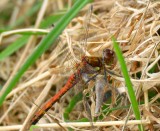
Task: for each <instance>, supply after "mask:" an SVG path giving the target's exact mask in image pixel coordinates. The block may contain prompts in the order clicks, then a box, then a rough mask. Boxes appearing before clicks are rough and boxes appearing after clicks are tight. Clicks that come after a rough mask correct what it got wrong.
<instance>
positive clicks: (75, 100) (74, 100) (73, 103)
mask: <svg viewBox="0 0 160 131" xmlns="http://www.w3.org/2000/svg"><path fill="white" fill-rule="evenodd" d="M82 98H83V94H82V92H80V93H79V94H77V95H75V96H74V97H73V98H72V99H71V101H70V102H69V104H68V106H67V107H66V108H65V111H64V113H63V117H64V120H65V121H67V120H68V119H69V113H70V112H71V111H72V110H73V109H74V107H75V106H76V104H77V103H78V102H79V101H80V100H82Z"/></svg>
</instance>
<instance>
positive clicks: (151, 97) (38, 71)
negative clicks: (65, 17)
mask: <svg viewBox="0 0 160 131" xmlns="http://www.w3.org/2000/svg"><path fill="white" fill-rule="evenodd" d="M3 1H4V2H2V3H0V7H3V8H1V10H0V11H1V12H5V11H7V9H8V8H12V9H13V11H12V12H10V11H8V12H9V13H10V14H9V20H3V21H1V23H2V24H4V23H8V24H10V25H12V24H13V23H15V22H16V19H17V18H18V17H20V16H22V15H23V14H24V12H25V11H27V10H28V9H29V8H30V7H31V6H32V5H33V4H34V1H33V3H32V2H29V1H25V3H19V5H18V3H9V2H8V1H7V0H3ZM64 1H65V0H59V1H54V2H53V1H44V2H43V5H42V6H41V8H40V9H39V11H38V13H37V14H35V15H34V16H32V17H30V18H28V19H26V20H25V22H24V23H23V24H21V25H19V26H17V27H16V28H17V29H19V28H21V29H22V30H23V29H26V28H27V29H29V28H31V27H32V28H31V29H32V30H35V29H37V28H39V25H40V23H41V21H42V20H43V17H44V16H49V15H51V14H52V13H53V12H54V11H56V10H60V9H64V7H65V4H66V3H65V2H64ZM106 1H107V0H97V1H95V2H94V3H93V14H92V17H91V20H90V23H89V31H88V38H87V43H85V44H84V42H85V35H86V32H85V29H84V25H86V21H87V18H86V15H87V13H86V12H88V8H89V6H87V7H85V8H84V9H83V10H82V11H81V12H80V13H79V15H78V16H77V17H76V18H74V19H73V20H72V22H71V23H70V24H69V25H68V27H67V28H66V29H65V30H64V32H63V33H62V34H61V36H60V38H59V39H58V40H57V43H58V45H57V46H52V47H51V48H50V49H49V50H48V51H47V52H46V53H44V54H43V55H42V56H41V57H40V58H39V59H38V60H37V61H36V63H35V64H34V66H32V67H30V69H29V70H28V71H27V72H26V73H25V74H24V75H23V77H22V78H21V81H20V82H19V83H18V84H17V86H16V87H15V88H14V89H13V90H12V91H11V92H10V94H9V95H8V96H7V99H6V101H5V102H4V104H3V106H2V107H1V108H0V115H1V117H0V123H1V127H0V130H1V129H2V130H11V129H14V128H15V129H19V128H21V127H22V126H18V125H19V124H21V125H22V124H23V128H22V129H24V127H25V125H26V124H27V123H28V121H29V119H30V118H31V117H33V114H34V112H35V111H36V110H37V105H41V104H42V103H44V101H46V100H47V99H48V98H50V97H51V96H53V95H54V94H55V92H57V91H58V90H59V89H60V88H61V87H62V86H63V85H64V84H65V82H66V81H67V77H68V76H69V75H70V74H71V73H73V71H74V70H75V66H74V65H75V64H76V63H77V62H79V61H80V57H81V56H82V55H88V56H101V54H102V50H103V49H105V48H110V49H113V46H112V41H111V36H112V35H115V36H116V38H117V41H118V42H119V45H120V47H121V49H122V52H123V55H124V57H125V60H126V63H127V67H128V71H129V74H130V76H131V80H132V83H133V87H134V89H135V91H136V92H137V99H138V102H139V104H141V105H140V106H139V109H140V111H141V118H142V121H141V122H142V123H143V125H144V127H145V130H159V128H160V126H159V124H160V108H159V106H160V103H159V102H160V99H159V97H160V80H159V77H160V72H159V71H160V69H159V68H160V67H159V59H160V55H159V47H160V46H159V42H160V36H159V33H160V29H159V28H160V26H159V25H160V2H158V1H152V2H147V1H137V2H135V1H134V0H131V1H127V0H121V1H120V0H118V1H114V0H112V1H110V2H108V1H107V2H106ZM5 2H6V3H5ZM68 2H70V0H69V1H68ZM3 3H5V4H4V5H3ZM56 5H57V6H56ZM33 21H34V22H33ZM33 23H35V24H33ZM3 26H6V25H5V24H4V25H3ZM16 28H15V29H16ZM15 29H13V30H15ZM43 31H44V32H48V29H44V30H43ZM2 35H4V34H1V43H0V49H1V50H2V49H4V48H5V47H7V46H8V45H9V44H10V43H12V42H14V41H15V40H16V39H17V37H19V35H13V34H7V35H4V36H3V37H2ZM41 38H42V36H40V35H39V36H32V37H30V39H29V41H28V43H27V44H26V46H24V47H22V48H21V49H20V50H18V51H17V52H15V53H14V54H13V55H11V56H9V57H7V58H6V59H5V60H3V61H1V62H0V67H1V70H0V84H1V85H3V86H4V88H5V87H6V86H7V84H8V83H9V81H10V78H11V77H13V75H14V74H15V73H16V72H17V71H18V69H19V67H20V65H22V64H23V62H24V60H25V59H26V57H27V56H28V54H30V53H31V52H32V51H33V49H34V48H35V46H36V45H37V44H38V42H39V41H40V40H41ZM1 47H2V48H1ZM83 49H84V50H85V54H84V53H82V50H83ZM113 71H114V72H116V74H121V70H120V66H119V65H118V63H117V65H116V66H115V67H114V69H113ZM110 79H112V80H113V81H112V85H113V86H115V87H116V88H119V89H120V91H121V89H124V86H125V84H124V79H123V78H122V77H121V76H116V75H111V78H110ZM51 88H52V89H51ZM75 88H80V87H79V86H78V87H75ZM75 92H76V89H72V90H71V91H69V93H67V94H66V95H65V96H64V97H63V99H61V100H60V101H59V102H58V103H56V104H55V105H54V109H50V110H49V113H48V114H52V116H54V118H55V119H58V120H59V122H60V123H62V126H64V127H67V126H65V123H63V122H64V120H63V112H64V110H65V107H66V106H67V105H68V103H69V101H70V100H71V99H72V97H73V95H74V94H75ZM113 98H114V99H113V100H112V102H114V103H116V101H117V100H118V98H117V97H116V96H113ZM120 98H121V97H120ZM124 104H127V105H128V104H129V102H128V103H127V101H126V103H124V102H123V101H122V102H120V104H117V106H121V107H123V106H124ZM93 105H94V100H93V101H92V103H91V107H94V106H93ZM112 106H114V104H113V105H111V106H110V108H113V107H112ZM92 110H94V109H92ZM128 111H129V108H126V109H124V108H123V109H117V110H114V111H112V112H111V113H110V114H109V115H105V117H104V118H103V119H102V120H99V123H96V124H95V125H94V129H95V130H122V129H123V126H124V123H125V120H126V116H128V118H127V119H128V123H129V124H127V125H126V126H125V130H138V128H137V124H138V122H139V123H140V121H138V122H137V121H134V119H135V118H134V114H133V112H132V111H131V112H130V114H128ZM86 114H87V113H86V112H85V110H84V109H83V106H82V103H81V102H80V103H79V104H77V105H76V106H75V109H74V110H73V112H71V113H70V119H71V120H77V119H80V118H84V117H86V116H87V115H86ZM102 114H103V113H102ZM103 115H104V114H103ZM51 122H54V120H53V118H51V117H50V116H48V115H46V116H44V117H43V118H42V119H41V120H40V121H39V123H43V125H41V124H39V126H40V127H45V128H46V127H48V128H50V127H54V126H57V127H54V128H58V127H59V126H58V125H55V124H50V125H49V124H45V123H51ZM87 124H88V125H87ZM8 125H9V126H11V128H9V126H8ZM12 125H17V126H14V127H13V126H12ZM2 126H3V127H2ZM5 126H6V127H5ZM68 126H69V127H72V128H73V129H74V130H81V129H82V130H84V129H86V130H93V129H92V128H93V127H88V126H90V123H84V122H81V123H78V122H77V123H74V124H72V123H70V124H68ZM44 130H46V129H44Z"/></svg>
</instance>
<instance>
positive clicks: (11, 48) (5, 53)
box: [0, 36, 29, 61]
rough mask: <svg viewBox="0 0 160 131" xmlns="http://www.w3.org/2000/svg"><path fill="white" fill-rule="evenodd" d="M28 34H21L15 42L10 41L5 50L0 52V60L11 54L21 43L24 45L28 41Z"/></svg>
mask: <svg viewBox="0 0 160 131" xmlns="http://www.w3.org/2000/svg"><path fill="white" fill-rule="evenodd" d="M28 38H29V36H22V37H20V38H18V39H17V40H16V41H15V42H13V43H11V44H10V45H9V46H8V47H7V48H6V49H5V50H3V51H2V52H0V61H2V60H3V59H5V58H6V57H7V56H9V55H11V54H12V53H14V52H15V51H17V50H18V49H19V48H21V47H22V46H23V45H25V44H26V43H27V41H28Z"/></svg>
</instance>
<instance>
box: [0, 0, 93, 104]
mask: <svg viewBox="0 0 160 131" xmlns="http://www.w3.org/2000/svg"><path fill="white" fill-rule="evenodd" d="M89 2H91V0H77V1H76V3H75V4H74V5H73V7H72V8H71V9H70V10H69V11H68V12H67V13H66V15H64V16H63V17H62V19H61V20H60V21H59V22H58V23H57V25H56V26H55V27H54V28H53V29H52V30H51V32H50V33H49V34H48V35H47V36H46V37H45V38H44V39H43V40H42V41H41V42H40V43H39V45H38V46H37V48H35V50H34V52H33V53H32V54H31V55H30V56H29V57H28V58H27V60H26V61H25V63H24V64H23V65H22V67H21V68H20V69H19V71H18V72H17V73H16V75H15V76H14V77H13V78H12V80H11V82H10V83H9V85H8V87H7V88H6V90H5V91H4V92H3V93H1V96H0V106H1V105H2V104H3V101H4V100H5V98H6V96H7V95H8V93H9V92H10V91H11V90H12V88H13V87H14V86H15V85H16V84H17V82H18V81H19V79H20V78H21V76H22V75H23V74H24V72H25V71H26V70H27V69H28V68H29V67H30V66H31V65H32V64H33V63H34V62H35V61H36V60H37V59H38V58H39V57H40V56H41V55H42V54H43V53H44V52H45V51H46V50H47V49H48V48H49V47H50V46H51V45H52V44H53V42H54V41H55V40H56V39H57V37H58V36H59V35H60V33H61V32H62V31H63V30H64V29H65V27H66V26H67V25H68V24H69V22H70V21H71V20H72V19H73V18H74V17H75V16H76V15H77V13H78V12H79V11H80V10H81V8H83V7H84V6H85V5H86V4H87V3H89Z"/></svg>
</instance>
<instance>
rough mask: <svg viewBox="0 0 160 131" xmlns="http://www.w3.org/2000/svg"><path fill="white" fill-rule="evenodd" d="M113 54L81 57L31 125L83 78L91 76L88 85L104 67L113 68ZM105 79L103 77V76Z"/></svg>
mask: <svg viewBox="0 0 160 131" xmlns="http://www.w3.org/2000/svg"><path fill="white" fill-rule="evenodd" d="M115 61H116V60H115V53H114V51H112V50H110V49H107V48H106V49H104V50H103V55H102V57H91V56H83V57H82V58H81V62H79V63H77V64H76V68H77V70H76V71H75V72H74V73H73V74H72V75H70V77H69V78H68V81H67V82H66V84H65V85H64V86H63V87H62V88H61V89H60V90H59V91H58V93H57V94H55V95H54V96H53V97H52V98H50V99H49V100H48V101H47V102H46V103H45V104H44V105H43V106H42V107H41V108H40V110H39V111H38V112H36V113H35V115H34V116H33V118H32V119H31V121H30V124H31V125H35V124H36V123H37V122H38V121H39V120H40V119H41V118H42V117H43V115H44V114H45V113H46V112H47V111H48V110H49V109H50V108H51V107H52V106H53V105H54V104H55V103H56V102H57V101H58V100H59V99H60V98H61V97H62V96H63V95H64V94H65V93H66V92H67V91H68V90H70V89H71V88H73V87H74V86H75V85H76V84H77V83H79V82H80V81H81V80H82V79H83V77H84V76H86V75H93V77H91V78H89V79H88V80H87V81H86V83H88V82H89V81H90V80H91V79H93V78H94V77H96V76H97V75H98V74H100V73H101V72H104V71H105V65H107V66H108V68H109V67H113V66H114V64H115ZM104 77H105V75H104Z"/></svg>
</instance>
